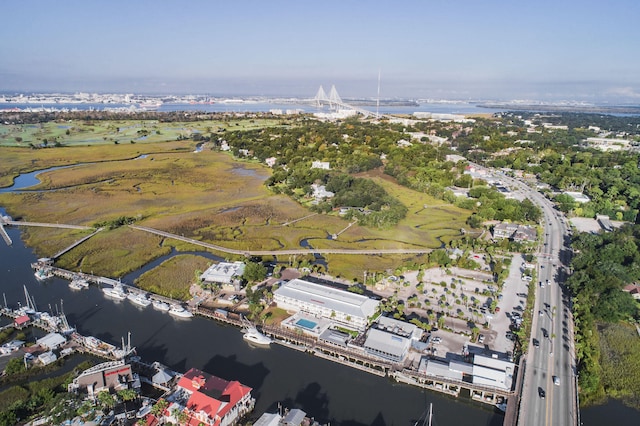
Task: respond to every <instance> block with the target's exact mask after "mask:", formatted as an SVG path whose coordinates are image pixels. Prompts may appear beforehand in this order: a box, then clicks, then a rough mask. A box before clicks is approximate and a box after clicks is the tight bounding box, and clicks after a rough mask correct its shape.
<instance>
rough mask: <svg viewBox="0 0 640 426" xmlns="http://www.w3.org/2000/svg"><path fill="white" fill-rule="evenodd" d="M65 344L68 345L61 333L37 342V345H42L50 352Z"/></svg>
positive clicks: (51, 334) (47, 336)
mask: <svg viewBox="0 0 640 426" xmlns="http://www.w3.org/2000/svg"><path fill="white" fill-rule="evenodd" d="M65 343H67V339H65V338H64V336H63V335H62V334H59V333H49V334H47V335H46V336H44V337H41V338H39V339H38V340H36V344H37V345H40V346H41V347H42V348H44V349H46V350H49V351H52V350H56V349H58V348H59V347H60V346H61V345H64V344H65Z"/></svg>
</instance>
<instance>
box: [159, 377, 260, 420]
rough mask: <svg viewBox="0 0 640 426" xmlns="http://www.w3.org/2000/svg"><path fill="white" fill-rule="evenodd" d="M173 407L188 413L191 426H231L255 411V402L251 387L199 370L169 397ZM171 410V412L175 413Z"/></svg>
mask: <svg viewBox="0 0 640 426" xmlns="http://www.w3.org/2000/svg"><path fill="white" fill-rule="evenodd" d="M168 399H169V400H172V401H173V404H172V406H173V408H177V407H176V405H179V406H181V407H183V408H184V412H185V413H186V414H187V421H186V422H185V423H181V424H186V425H190V426H198V425H201V424H203V425H211V426H228V425H233V424H236V423H237V422H238V421H239V420H240V419H241V418H242V417H243V416H244V415H245V414H247V413H249V412H250V411H251V410H253V406H254V404H255V399H254V398H252V397H251V388H250V387H248V386H245V385H243V384H242V383H240V382H238V381H235V380H234V381H226V380H224V379H221V378H220V377H216V376H212V375H210V374H207V373H204V372H202V371H200V370H198V369H196V368H192V369H191V370H189V371H187V372H186V373H185V374H184V376H182V377H181V378H180V380H179V381H178V384H177V389H176V391H175V392H174V394H173V395H172V397H169V398H168ZM171 408H172V407H170V410H169V413H172V411H173V410H172V409H171Z"/></svg>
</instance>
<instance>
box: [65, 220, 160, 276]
mask: <svg viewBox="0 0 640 426" xmlns="http://www.w3.org/2000/svg"><path fill="white" fill-rule="evenodd" d="M161 243H162V239H161V238H160V237H158V236H156V235H153V234H149V233H146V232H139V231H135V230H133V229H131V228H128V227H122V228H117V229H114V230H111V231H102V232H99V233H98V234H96V235H95V236H93V237H92V238H90V239H89V240H87V241H85V242H84V243H82V244H81V245H80V246H78V247H76V248H74V249H73V250H71V251H69V252H68V253H66V254H64V255H63V256H62V257H61V258H60V259H58V260H57V262H56V265H57V266H59V267H61V268H65V269H70V270H82V271H83V272H88V273H92V274H94V275H100V276H105V277H110V278H114V279H117V278H120V277H122V276H123V275H126V274H128V273H130V272H133V271H135V270H137V269H139V268H141V267H142V266H144V265H145V264H146V263H147V262H149V261H150V260H152V259H155V258H158V257H160V256H163V255H166V254H169V253H170V252H171V247H169V246H163V245H162V244H161Z"/></svg>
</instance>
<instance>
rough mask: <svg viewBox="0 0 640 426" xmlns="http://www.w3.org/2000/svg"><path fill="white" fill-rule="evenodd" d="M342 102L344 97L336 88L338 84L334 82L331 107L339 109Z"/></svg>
mask: <svg viewBox="0 0 640 426" xmlns="http://www.w3.org/2000/svg"><path fill="white" fill-rule="evenodd" d="M342 103H343V102H342V99H341V98H340V95H339V94H338V91H337V90H336V86H335V85H333V84H332V85H331V90H330V91H329V107H330V108H332V109H338V108H339V107H340V105H341V104H342ZM334 104H335V105H334Z"/></svg>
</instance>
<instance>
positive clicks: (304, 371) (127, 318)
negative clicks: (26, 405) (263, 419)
mask: <svg viewBox="0 0 640 426" xmlns="http://www.w3.org/2000/svg"><path fill="white" fill-rule="evenodd" d="M7 231H8V233H9V235H10V236H11V238H12V239H13V242H14V243H13V245H12V246H7V245H6V244H4V242H1V243H0V277H1V278H0V288H1V289H2V292H3V293H4V297H5V298H6V300H7V303H8V305H9V306H17V302H18V301H21V302H22V303H24V290H23V286H26V287H27V289H28V291H29V293H30V294H31V295H32V296H33V298H34V299H35V302H36V305H37V307H38V309H39V310H41V311H45V310H49V309H51V310H53V311H55V310H56V308H59V307H60V306H61V300H63V301H64V311H65V313H66V314H67V319H68V320H69V323H70V324H71V325H73V326H76V327H77V329H78V331H79V332H80V333H81V334H85V335H93V336H96V337H98V338H100V339H102V340H105V341H107V342H110V343H113V344H119V342H120V339H121V338H122V337H126V335H127V333H128V332H131V339H132V344H133V345H134V346H136V348H137V351H138V354H139V355H141V356H142V357H143V358H144V359H145V360H147V361H154V360H157V361H160V362H162V363H164V364H166V365H168V366H169V367H171V368H172V369H174V370H177V371H182V372H184V371H186V370H188V369H189V368H191V367H196V368H199V369H202V370H204V371H206V372H208V373H211V374H214V375H216V376H220V377H222V378H225V379H228V380H239V381H240V382H242V383H244V384H246V385H248V386H251V387H252V388H253V392H252V393H253V395H254V396H255V397H256V398H257V403H256V410H255V412H254V413H255V416H256V417H257V416H259V415H260V414H261V413H263V412H265V411H274V410H275V407H276V406H277V404H278V403H281V404H282V405H283V406H285V407H289V408H294V407H295V408H300V409H302V410H304V411H306V412H307V413H308V414H309V415H311V416H314V417H315V418H316V420H318V421H322V422H330V423H331V424H333V425H348V426H365V425H376V426H385V425H413V424H415V423H416V422H417V421H418V420H419V419H420V418H421V416H423V415H424V413H425V410H426V409H427V407H428V406H429V403H433V411H434V419H435V421H436V424H438V425H501V424H502V421H503V419H504V417H503V416H502V415H501V414H499V413H496V412H495V410H494V409H493V408H492V407H489V406H484V405H482V404H478V403H475V402H471V401H468V400H464V399H454V398H449V397H446V396H443V395H441V394H439V393H433V392H427V391H423V390H421V389H418V388H415V387H411V386H408V385H401V384H396V383H393V382H392V381H390V380H388V379H386V378H381V377H377V376H374V375H370V374H367V373H364V372H361V371H358V370H354V369H351V368H349V367H346V366H343V365H340V364H336V363H333V362H330V361H327V360H323V359H319V358H316V357H313V356H310V355H307V354H304V353H301V352H297V351H295V350H292V349H288V348H285V347H282V346H279V345H272V347H270V348H267V349H262V348H253V347H251V346H249V345H248V344H247V343H246V342H245V341H244V340H243V339H242V333H241V332H240V330H238V329H237V328H235V327H231V326H223V325H220V324H218V323H216V322H214V321H211V320H207V319H204V318H200V317H196V318H192V319H189V320H178V319H175V318H173V317H171V316H169V315H167V314H165V313H161V312H158V311H155V310H154V309H153V308H152V307H148V308H144V309H141V308H137V307H135V306H134V305H133V304H131V303H129V302H128V301H126V300H125V301H122V302H114V301H113V300H111V299H108V298H106V297H104V295H103V294H102V292H101V291H100V290H99V289H98V288H96V287H91V288H90V289H88V290H85V291H80V292H78V291H73V290H70V289H69V287H68V282H67V281H64V280H61V279H58V278H53V279H50V280H47V281H45V282H38V281H37V280H36V279H35V277H34V275H33V271H32V270H31V268H30V264H31V262H33V261H34V260H35V259H36V255H35V254H34V253H33V251H32V250H31V249H30V248H28V247H25V246H24V244H23V243H22V241H21V239H20V231H19V230H18V229H16V228H7Z"/></svg>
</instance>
